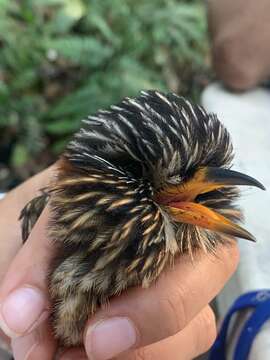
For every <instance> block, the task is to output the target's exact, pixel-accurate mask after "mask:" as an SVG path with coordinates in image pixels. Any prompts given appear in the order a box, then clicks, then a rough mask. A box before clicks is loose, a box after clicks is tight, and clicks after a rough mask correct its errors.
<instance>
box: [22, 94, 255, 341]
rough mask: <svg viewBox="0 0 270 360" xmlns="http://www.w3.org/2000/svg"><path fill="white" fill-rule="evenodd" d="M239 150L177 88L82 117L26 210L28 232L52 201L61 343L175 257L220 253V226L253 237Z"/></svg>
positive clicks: (55, 309) (53, 277) (52, 275)
mask: <svg viewBox="0 0 270 360" xmlns="http://www.w3.org/2000/svg"><path fill="white" fill-rule="evenodd" d="M232 157H233V156H232V144H231V141H230V136H229V134H228V132H227V131H226V129H225V128H224V126H223V125H222V124H221V123H220V122H219V120H218V119H217V118H216V116H214V115H208V114H207V113H206V112H205V111H204V110H203V109H202V108H201V107H200V106H197V105H193V104H191V103H190V102H189V101H187V100H185V99H184V98H182V97H178V96H177V95H175V94H166V95H165V94H163V93H160V92H157V91H148V92H141V94H140V96H138V97H137V98H135V99H129V98H126V99H124V100H123V101H122V102H121V103H120V104H119V105H117V106H112V107H111V108H110V109H109V110H104V111H102V110H101V111H98V112H97V114H96V115H94V116H90V117H88V118H87V119H86V120H84V125H83V127H82V128H81V130H80V131H79V132H78V133H77V134H76V135H75V137H74V139H73V141H71V143H70V144H69V145H68V147H67V149H66V152H65V153H64V155H63V156H62V157H61V159H60V161H59V164H58V172H57V177H56V179H54V180H53V181H52V183H51V184H50V185H49V186H48V188H47V189H46V190H45V193H44V195H43V196H41V197H40V198H39V199H38V200H35V199H34V200H32V202H30V203H29V204H28V205H27V206H26V207H25V209H24V210H23V212H22V218H23V237H24V240H25V239H26V238H27V237H28V234H29V232H30V231H31V228H32V227H33V223H34V221H33V219H32V220H31V213H32V212H33V209H35V208H36V203H37V202H38V203H39V205H40V207H39V208H40V209H41V208H43V207H44V206H45V205H46V203H47V201H48V200H49V206H50V211H51V218H50V222H49V227H48V228H49V237H50V239H51V240H52V241H53V242H54V246H55V256H54V258H53V260H52V262H51V264H50V269H49V277H48V282H49V289H50V296H51V300H52V305H53V306H52V322H53V326H54V330H55V335H56V337H57V338H58V339H59V340H60V342H61V343H62V344H64V345H66V346H71V345H72V346H73V345H78V344H80V343H81V342H82V334H83V329H84V326H85V323H86V321H87V319H88V318H89V316H91V314H93V313H94V312H95V311H96V309H97V308H98V307H99V306H100V305H102V304H104V303H106V302H107V301H108V300H109V299H110V298H111V297H113V296H115V295H118V294H120V293H122V292H123V291H124V290H126V289H127V288H129V287H131V286H138V285H140V286H143V287H148V286H149V285H150V284H151V283H153V281H155V280H156V279H157V278H158V276H159V274H160V273H161V272H162V270H163V269H164V268H165V267H166V266H167V265H168V264H171V263H172V262H173V259H174V258H175V256H177V255H179V254H184V253H189V254H190V255H192V253H193V252H194V251H195V250H196V249H203V250H205V251H209V252H213V251H214V250H215V248H216V246H217V245H218V244H220V243H224V242H226V241H227V240H228V238H227V237H226V236H225V235H223V234H222V233H225V234H229V235H236V236H237V235H239V236H243V237H246V238H251V236H250V234H249V233H247V232H245V231H244V230H243V229H242V228H240V227H239V226H237V225H234V224H233V223H232V222H231V221H232V220H239V219H240V218H241V212H240V211H239V210H238V209H237V208H236V207H235V206H234V205H233V202H234V201H235V199H236V198H237V196H238V191H237V189H236V187H235V186H234V185H238V184H239V185H241V184H248V180H247V178H246V180H244V178H242V180H241V181H242V182H241V181H240V180H239V179H240V178H239V174H238V173H236V172H232V171H230V170H228V169H229V167H230V166H231V160H232ZM225 173H226V174H225ZM228 174H230V176H228ZM237 174H238V175H237ZM240 175H241V174H240ZM226 176H227V177H226ZM234 176H235V178H237V179H236V180H232V178H233V177H234ZM229 177H230V179H229V181H228V179H227V178H229ZM239 181H240V183H239ZM245 181H246V182H245ZM249 184H252V185H255V186H259V185H258V183H256V182H255V180H254V181H253V183H252V181H251V180H250V178H249ZM42 201H43V203H42ZM36 212H37V211H36ZM38 212H39V211H38ZM39 213H40V212H39ZM38 215H39V214H38ZM36 218H37V216H36V217H35V219H36ZM209 219H210V221H209ZM220 224H221V225H220Z"/></svg>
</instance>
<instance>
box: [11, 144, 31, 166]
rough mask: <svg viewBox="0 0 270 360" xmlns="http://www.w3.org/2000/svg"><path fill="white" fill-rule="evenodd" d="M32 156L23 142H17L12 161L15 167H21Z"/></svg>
mask: <svg viewBox="0 0 270 360" xmlns="http://www.w3.org/2000/svg"><path fill="white" fill-rule="evenodd" d="M29 158H30V154H29V153H28V151H27V149H26V147H25V146H24V145H23V144H20V143H17V144H16V145H15V147H14V148H13V152H12V157H11V163H12V165H13V166H14V167H20V166H23V165H24V164H26V163H27V161H28V160H29Z"/></svg>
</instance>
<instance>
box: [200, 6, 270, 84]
mask: <svg viewBox="0 0 270 360" xmlns="http://www.w3.org/2000/svg"><path fill="white" fill-rule="evenodd" d="M207 7H208V23H209V30H210V35H211V43H212V46H211V47H212V54H213V65H214V68H215V70H216V72H217V75H218V77H219V78H220V79H221V80H222V81H223V82H224V83H225V85H227V86H228V87H230V88H232V89H233V90H247V89H250V88H252V87H254V86H256V85H259V84H260V83H261V82H262V81H264V80H267V79H268V78H269V76H270V46H269V43H270V3H269V1H268V0H261V1H253V0H248V1H247V0H227V1H216V0H208V1H207Z"/></svg>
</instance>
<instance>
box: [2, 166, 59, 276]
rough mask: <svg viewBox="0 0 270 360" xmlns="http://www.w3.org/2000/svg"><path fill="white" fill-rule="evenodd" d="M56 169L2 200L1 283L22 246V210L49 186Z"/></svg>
mask: <svg viewBox="0 0 270 360" xmlns="http://www.w3.org/2000/svg"><path fill="white" fill-rule="evenodd" d="M53 171H54V167H50V168H48V169H46V170H44V171H42V172H41V173H39V174H37V175H36V176H34V177H32V178H31V179H29V180H27V181H26V182H24V183H23V184H22V185H20V186H18V187H17V188H15V189H14V190H12V191H10V192H9V193H8V194H7V195H6V196H5V198H4V199H2V200H0V214H1V216H0V229H1V235H0V254H4V255H5V256H2V255H0V281H1V280H2V278H3V277H4V275H5V273H6V271H7V269H8V266H9V264H10V262H11V261H12V259H13V258H14V256H15V255H16V253H17V252H18V250H19V249H20V247H21V245H22V237H21V223H20V221H19V220H18V219H19V215H20V212H21V210H22V208H23V207H24V206H25V205H26V203H27V202H28V201H30V200H31V199H32V198H33V197H34V196H35V195H37V194H38V191H39V189H41V188H43V187H44V186H46V185H47V184H48V182H49V181H50V178H51V176H52V174H53Z"/></svg>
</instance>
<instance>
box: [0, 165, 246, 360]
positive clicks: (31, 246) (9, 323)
mask: <svg viewBox="0 0 270 360" xmlns="http://www.w3.org/2000/svg"><path fill="white" fill-rule="evenodd" d="M53 172H54V168H53V167H51V168H49V169H47V170H45V171H44V172H42V173H40V174H38V175H37V176H35V177H34V178H32V179H30V180H28V181H27V182H26V183H24V184H22V185H21V186H20V187H18V188H16V189H14V190H13V191H11V192H10V193H9V194H8V195H7V196H6V197H5V198H4V199H3V200H1V201H0V228H1V235H0V237H1V239H0V254H1V255H0V324H1V328H2V330H4V332H5V333H6V335H7V337H6V340H7V341H9V339H10V340H11V347H12V350H13V354H14V357H15V360H33V359H39V360H52V359H53V354H54V353H55V349H56V342H55V340H54V338H53V336H52V331H51V328H50V325H49V321H48V316H49V306H50V304H49V298H48V291H47V285H46V273H47V267H48V262H49V259H50V257H51V256H52V253H53V244H52V243H51V241H50V240H49V239H48V237H47V231H46V226H47V222H48V217H49V209H48V208H46V209H45V210H44V212H43V213H42V215H41V217H40V219H39V220H38V222H37V224H36V225H35V227H34V229H33V231H32V233H31V235H30V237H29V239H28V240H27V242H26V244H25V245H24V246H22V245H21V233H20V223H19V221H18V216H19V213H20V210H21V208H22V207H23V206H24V205H25V203H26V202H27V201H29V200H30V199H31V198H33V197H34V196H35V194H36V193H37V192H38V189H39V188H42V187H44V186H45V185H46V184H47V183H48V181H49V179H50V178H51V176H52V175H53ZM238 255H239V254H238V249H237V246H236V244H235V243H234V242H232V244H230V245H227V246H226V247H219V248H218V249H217V253H216V256H213V255H208V254H203V253H198V254H197V255H196V256H195V258H194V260H193V261H191V259H190V258H188V257H187V256H181V257H180V258H179V259H177V260H176V261H175V264H174V267H173V268H170V269H167V271H165V272H164V273H163V274H162V275H161V276H160V278H159V279H158V281H157V283H156V284H155V285H153V286H151V287H150V288H149V289H141V288H133V289H129V290H128V291H127V292H125V293H124V294H122V295H121V296H119V297H117V298H114V299H112V301H111V302H110V305H109V306H108V307H104V308H102V309H100V310H99V311H98V312H97V313H96V314H95V315H94V316H92V317H91V318H90V319H89V321H88V324H87V326H86V329H85V334H84V349H83V348H80V349H69V350H67V351H65V352H64V353H62V354H61V355H59V357H60V358H61V360H71V359H74V360H75V359H76V360H78V359H87V358H89V359H95V360H106V359H111V358H112V357H113V358H114V359H119V360H120V359H121V360H137V359H140V360H142V359H143V360H154V359H157V358H158V359H159V360H163V359H164V360H165V359H170V360H174V359H175V360H176V359H178V360H188V359H192V358H194V357H196V356H198V355H199V354H201V353H203V352H205V351H207V350H208V349H209V347H210V346H211V345H212V343H213V341H214V339H215V336H216V328H215V318H214V314H213V312H212V310H211V309H210V307H209V306H208V304H209V302H210V301H211V300H212V299H213V298H214V297H215V296H216V295H217V294H218V293H219V291H220V290H221V289H222V287H223V286H224V285H225V283H226V281H227V280H228V279H229V277H230V276H231V275H232V274H233V272H234V271H235V269H236V266H237V263H238Z"/></svg>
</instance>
